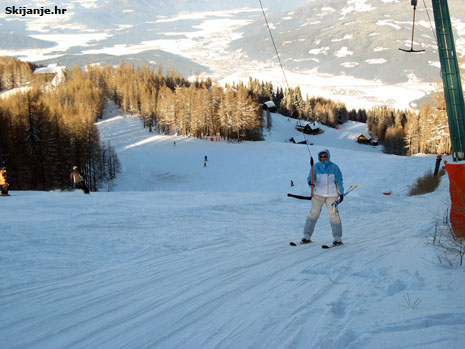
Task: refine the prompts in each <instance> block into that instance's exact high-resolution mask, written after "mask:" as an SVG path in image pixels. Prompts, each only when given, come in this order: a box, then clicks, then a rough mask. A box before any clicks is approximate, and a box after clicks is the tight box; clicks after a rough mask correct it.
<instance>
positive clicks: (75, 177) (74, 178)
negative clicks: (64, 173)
mask: <svg viewBox="0 0 465 349" xmlns="http://www.w3.org/2000/svg"><path fill="white" fill-rule="evenodd" d="M69 179H70V180H71V182H72V183H73V184H74V186H76V187H77V188H79V189H82V190H83V191H84V193H85V194H89V188H87V186H86V185H85V184H84V181H83V180H82V176H81V173H80V172H79V170H78V167H77V166H74V167H73V172H71V174H70V175H69Z"/></svg>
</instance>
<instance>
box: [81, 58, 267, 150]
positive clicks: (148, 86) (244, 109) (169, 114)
mask: <svg viewBox="0 0 465 349" xmlns="http://www.w3.org/2000/svg"><path fill="white" fill-rule="evenodd" d="M86 71H87V72H88V73H89V75H90V76H91V77H92V79H93V81H94V83H96V84H97V85H98V86H100V87H101V88H102V89H103V90H104V91H105V94H106V95H107V96H109V98H111V99H112V100H113V101H114V102H115V103H116V104H117V105H118V106H119V107H120V108H121V109H122V110H123V111H124V112H126V113H130V114H135V115H138V116H139V117H140V118H141V121H142V124H143V126H144V127H146V128H148V130H149V132H152V131H153V130H157V131H158V132H160V133H162V134H178V135H182V136H193V137H197V138H203V137H207V136H214V135H218V134H219V135H220V136H221V137H225V138H227V139H234V140H239V141H240V140H261V139H262V133H261V131H262V124H263V119H262V117H261V114H260V113H259V109H260V106H259V104H258V103H257V101H256V100H254V99H253V97H252V96H251V94H250V93H249V91H248V90H247V88H246V87H245V86H244V85H243V84H239V85H238V86H234V87H232V86H226V87H224V88H223V87H220V86H218V85H213V84H212V82H211V80H209V79H207V80H200V79H196V80H195V81H194V82H190V81H188V80H187V79H185V78H183V77H181V76H180V75H178V74H177V73H176V72H175V71H174V70H171V71H169V72H168V73H167V74H166V75H164V74H163V73H162V69H161V68H158V70H156V71H155V69H153V68H148V67H146V66H142V67H139V66H137V67H134V66H131V65H129V64H124V63H121V64H120V65H119V66H118V67H117V68H116V69H115V68H113V67H110V66H106V67H99V66H88V67H87V69H86Z"/></svg>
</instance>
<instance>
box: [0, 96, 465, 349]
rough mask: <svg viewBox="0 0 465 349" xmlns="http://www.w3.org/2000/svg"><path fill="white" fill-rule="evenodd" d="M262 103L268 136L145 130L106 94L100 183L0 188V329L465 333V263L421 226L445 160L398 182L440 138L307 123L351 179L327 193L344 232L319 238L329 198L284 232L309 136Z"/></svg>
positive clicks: (428, 222)
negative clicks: (397, 140) (345, 191)
mask: <svg viewBox="0 0 465 349" xmlns="http://www.w3.org/2000/svg"><path fill="white" fill-rule="evenodd" d="M272 117H273V119H272V128H271V130H270V131H269V132H267V133H266V135H265V138H266V140H265V141H263V142H242V143H228V142H227V141H225V140H222V141H221V142H212V141H210V139H205V140H200V139H193V138H182V137H177V136H163V135H159V134H155V133H152V134H151V133H148V131H147V129H144V128H142V126H141V123H140V121H139V120H138V119H137V118H129V117H126V116H125V115H123V114H122V113H121V111H120V110H119V109H118V108H117V107H116V106H114V105H113V104H109V105H108V106H107V108H106V111H105V117H104V119H103V120H101V121H98V123H97V124H98V128H99V130H100V133H101V137H102V141H104V142H110V143H111V145H112V146H113V147H114V148H115V149H116V151H117V153H118V156H119V159H120V161H121V164H122V173H121V174H120V175H119V176H118V178H117V179H116V180H115V183H114V186H113V188H101V190H100V191H99V192H92V193H91V194H90V195H84V194H83V193H82V192H81V191H74V192H60V191H52V192H38V191H37V192H36V191H14V190H13V191H11V192H10V193H11V196H10V197H3V198H0V210H1V212H2V214H1V217H2V218H1V234H0V240H1V241H0V338H1V342H0V343H1V347H2V348H34V349H37V348H47V349H50V348H111V349H114V348H163V349H166V348H189V349H192V348H240V349H243V348H254V349H255V348H305V349H307V348H353V349H355V348H357V349H358V348H376V349H381V348H422V349H424V348H448V349H449V348H463V347H464V343H465V270H464V268H463V267H459V266H452V267H451V266H449V265H448V264H447V263H440V262H439V258H438V255H439V254H440V253H441V251H440V250H438V249H437V248H435V247H434V246H432V245H431V241H432V238H431V236H430V234H431V233H432V232H433V231H434V224H435V223H434V222H435V221H436V220H438V219H439V221H442V217H444V215H445V211H446V209H447V208H448V207H449V192H448V185H449V183H448V178H447V176H444V177H443V178H442V180H441V184H440V187H439V189H438V190H437V191H436V192H434V193H431V194H426V195H422V196H414V197H409V196H407V190H408V186H409V185H411V184H412V183H413V182H414V181H415V179H416V178H418V177H419V176H421V175H423V174H425V173H426V171H427V170H429V169H432V168H433V167H434V162H435V156H426V155H420V156H413V157H399V156H393V155H387V154H383V153H382V151H381V147H371V146H367V145H360V144H357V143H356V142H355V140H356V138H357V137H358V136H359V135H360V134H361V133H365V134H366V126H365V125H364V124H359V123H355V122H349V123H347V124H344V125H341V127H340V129H330V128H326V127H324V126H320V127H322V128H323V129H324V130H325V133H324V134H321V135H318V136H308V139H309V141H311V142H312V143H313V145H312V146H310V147H309V149H310V150H311V152H312V154H313V156H314V157H315V156H316V154H317V153H318V151H319V150H320V149H324V148H328V149H329V150H330V152H331V160H332V161H334V162H335V163H337V164H338V165H339V167H340V168H341V171H342V173H343V176H344V184H345V186H346V187H347V188H348V187H349V186H350V184H358V185H359V187H358V188H357V190H354V191H353V192H352V193H351V194H350V195H348V196H347V197H346V198H345V199H344V201H343V202H342V203H341V204H340V205H339V207H338V208H339V211H340V215H341V219H342V224H343V241H344V243H345V245H344V246H343V247H342V248H338V249H331V250H330V251H326V250H324V249H322V248H321V245H323V244H328V245H330V244H331V243H332V236H331V228H330V225H329V220H328V216H327V213H326V208H323V211H322V214H321V216H320V219H319V221H318V223H317V226H316V229H315V233H314V235H313V237H312V239H315V241H316V242H317V243H314V244H310V245H308V246H307V245H306V246H301V247H298V248H293V247H290V246H289V241H300V239H301V237H302V230H303V225H304V222H305V218H306V216H307V214H308V212H309V209H310V205H311V202H310V201H306V200H297V199H294V198H290V197H287V193H293V194H296V195H302V196H307V195H309V189H308V185H307V183H306V178H307V176H308V172H309V167H310V166H309V153H308V151H307V147H306V146H305V145H298V144H292V143H289V142H287V140H288V139H289V138H291V137H294V138H295V139H296V141H301V140H303V137H302V134H299V133H298V132H297V131H296V130H295V120H291V119H288V118H285V117H283V116H281V115H278V114H273V115H272ZM205 156H208V163H207V166H206V167H204V157H205ZM316 161H317V159H316ZM448 161H449V162H451V161H452V160H451V159H448ZM70 170H71V169H70ZM291 180H292V181H293V182H294V183H295V186H293V187H291V186H290V181H291ZM12 184H13V183H12ZM109 189H112V190H111V191H109ZM384 192H390V193H391V195H383V193H384Z"/></svg>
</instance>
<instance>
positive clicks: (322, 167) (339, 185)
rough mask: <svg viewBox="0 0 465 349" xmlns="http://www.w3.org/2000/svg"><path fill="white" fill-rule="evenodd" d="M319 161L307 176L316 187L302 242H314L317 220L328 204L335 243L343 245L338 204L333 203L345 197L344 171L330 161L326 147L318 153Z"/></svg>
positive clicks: (335, 244) (309, 183)
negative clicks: (324, 205)
mask: <svg viewBox="0 0 465 349" xmlns="http://www.w3.org/2000/svg"><path fill="white" fill-rule="evenodd" d="M318 158H319V160H320V161H319V162H318V163H317V164H316V165H315V168H314V171H313V178H312V172H311V171H310V174H309V176H308V178H307V182H308V185H309V186H310V188H313V189H314V195H313V198H312V209H311V210H310V213H309V214H308V216H307V219H306V221H305V226H304V237H303V238H302V240H301V243H302V244H308V243H310V242H312V240H311V239H312V235H313V231H314V230H315V225H316V222H317V221H318V218H319V217H320V213H321V209H322V207H323V204H326V209H327V210H328V215H329V221H330V223H331V229H332V232H333V239H334V242H333V245H334V246H338V245H342V224H341V218H340V217H339V212H338V209H337V206H334V205H332V204H333V203H334V202H335V201H336V200H338V199H339V203H341V202H342V200H343V199H344V186H343V182H342V173H341V170H340V169H339V167H338V166H337V165H336V164H335V163H333V162H331V161H330V153H329V150H327V149H325V150H322V151H320V152H319V153H318Z"/></svg>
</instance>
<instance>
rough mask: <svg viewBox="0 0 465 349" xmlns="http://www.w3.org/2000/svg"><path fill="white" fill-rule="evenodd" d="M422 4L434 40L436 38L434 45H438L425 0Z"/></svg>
mask: <svg viewBox="0 0 465 349" xmlns="http://www.w3.org/2000/svg"><path fill="white" fill-rule="evenodd" d="M423 4H424V5H425V10H426V15H427V16H428V21H429V25H430V27H431V31H432V32H433V37H434V40H436V46H438V38H437V37H436V32H435V30H434V28H433V21H431V17H430V15H429V11H428V7H427V6H426V2H425V0H423Z"/></svg>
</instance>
